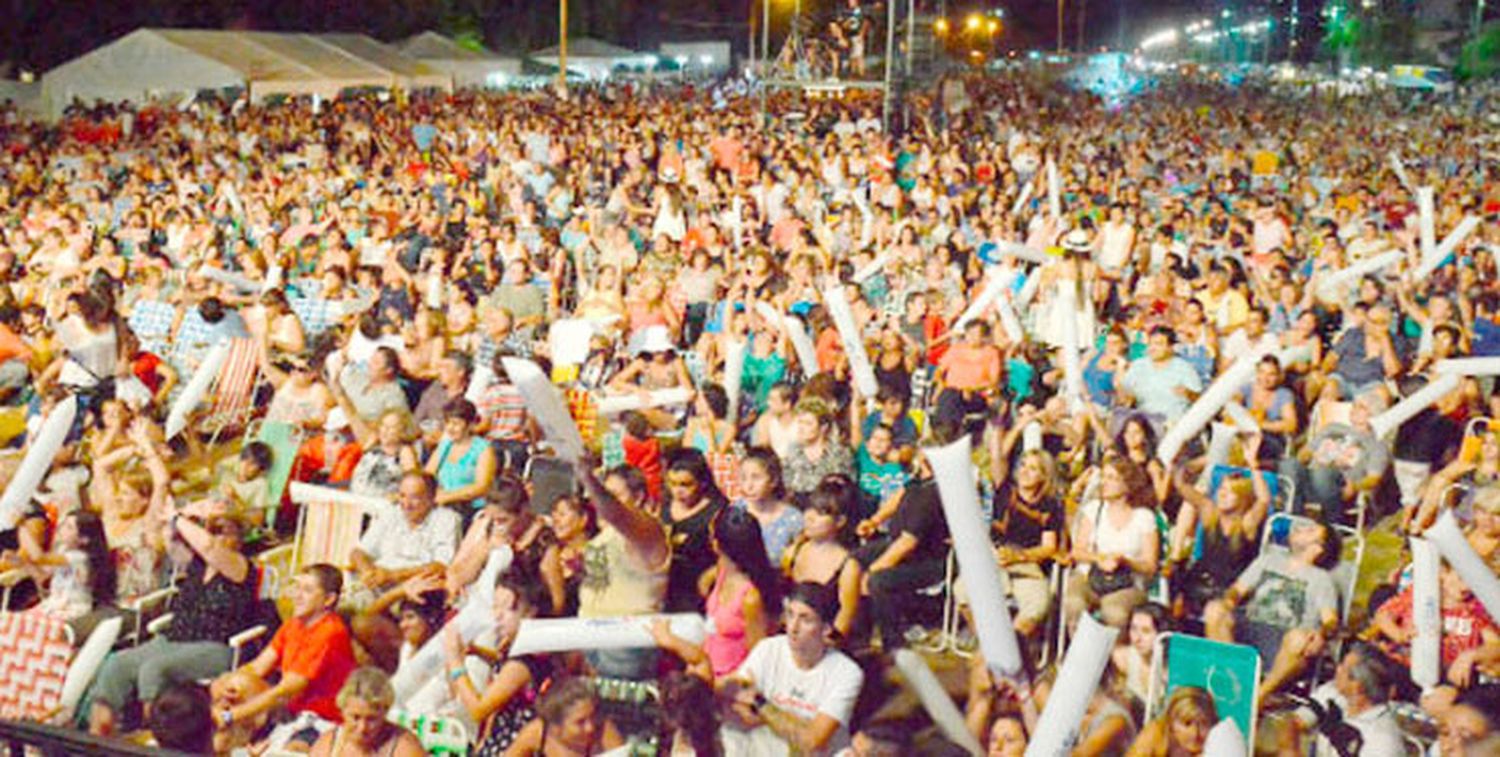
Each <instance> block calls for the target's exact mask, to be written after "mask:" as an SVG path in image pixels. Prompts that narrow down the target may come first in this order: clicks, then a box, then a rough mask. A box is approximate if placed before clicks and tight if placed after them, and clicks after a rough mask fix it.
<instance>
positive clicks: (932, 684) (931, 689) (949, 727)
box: [896, 649, 984, 755]
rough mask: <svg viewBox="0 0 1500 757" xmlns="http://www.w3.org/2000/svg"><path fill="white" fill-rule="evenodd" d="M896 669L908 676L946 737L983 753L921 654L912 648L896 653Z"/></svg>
mask: <svg viewBox="0 0 1500 757" xmlns="http://www.w3.org/2000/svg"><path fill="white" fill-rule="evenodd" d="M896 669H897V670H900V671H901V674H902V675H903V676H906V683H907V685H909V686H911V689H912V691H913V692H915V693H916V695H917V699H918V700H919V701H921V702H922V709H924V710H926V711H927V715H928V716H929V717H931V718H932V722H933V723H936V724H937V727H938V730H940V731H942V732H943V736H944V737H946V738H947V739H948V740H949V741H951V742H953V743H955V744H957V745H959V746H961V747H963V748H964V749H967V750H968V751H969V754H972V755H982V754H984V749H983V748H981V747H980V746H979V740H978V739H976V738H974V734H973V733H970V732H969V728H968V725H967V724H966V723H965V722H964V716H963V713H961V712H959V711H958V706H957V705H955V704H953V698H952V697H949V696H948V692H947V691H946V690H945V689H943V684H942V683H941V682H940V681H938V679H937V676H936V675H933V673H932V668H930V667H928V665H927V661H926V660H924V659H922V656H921V655H919V654H917V653H916V652H913V651H911V650H910V649H898V650H896Z"/></svg>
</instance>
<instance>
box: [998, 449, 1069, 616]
mask: <svg viewBox="0 0 1500 757" xmlns="http://www.w3.org/2000/svg"><path fill="white" fill-rule="evenodd" d="M1004 459H1005V458H1001V461H1000V462H999V463H998V464H997V465H995V466H994V468H993V469H992V470H993V471H994V474H995V475H996V480H995V522H994V531H993V532H992V533H991V535H990V536H991V538H992V540H993V541H994V543H995V550H996V555H997V556H998V557H999V560H1000V566H1001V567H1002V568H1004V569H1005V573H1006V576H1007V577H1008V578H1009V579H1010V593H1011V595H1012V596H1014V597H1015V599H1016V605H1017V607H1016V619H1015V623H1016V632H1017V633H1020V634H1021V635H1023V636H1030V635H1031V634H1032V633H1034V632H1035V631H1036V630H1037V629H1038V628H1040V627H1041V625H1042V623H1044V622H1045V621H1046V619H1047V615H1048V613H1049V612H1050V611H1051V609H1052V592H1051V591H1050V588H1049V586H1048V581H1047V571H1048V569H1049V568H1050V567H1051V565H1052V559H1053V558H1054V557H1055V556H1056V555H1057V553H1058V552H1059V551H1060V550H1061V549H1062V533H1063V523H1064V516H1063V508H1062V504H1061V503H1060V502H1059V501H1058V499H1057V463H1056V462H1054V461H1053V459H1052V455H1050V454H1048V453H1047V452H1046V451H1045V450H1040V449H1035V450H1028V451H1026V452H1023V453H1021V457H1020V459H1019V460H1018V461H1017V463H1016V469H1015V473H1014V475H1009V473H1010V471H1009V470H1008V469H1007V468H1008V466H1006V465H1005V463H1004Z"/></svg>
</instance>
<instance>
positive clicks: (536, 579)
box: [447, 476, 569, 615]
mask: <svg viewBox="0 0 1500 757" xmlns="http://www.w3.org/2000/svg"><path fill="white" fill-rule="evenodd" d="M485 503H486V504H485V506H484V508H483V509H481V510H480V511H479V512H478V513H476V514H475V516H474V522H473V523H471V524H469V529H468V531H466V532H464V536H463V540H462V541H460V542H459V545H458V552H457V553H456V554H454V556H453V562H452V563H450V564H449V566H448V575H447V587H448V592H449V593H450V594H453V595H457V594H458V593H459V592H461V591H463V589H464V587H466V586H468V585H469V584H471V583H473V582H474V579H476V578H478V577H479V574H480V573H481V572H482V571H483V570H484V565H485V563H486V561H488V559H489V555H490V552H491V551H492V550H494V549H498V548H501V547H508V548H509V549H510V551H511V555H512V557H511V563H510V568H509V569H508V570H509V572H510V573H511V574H512V575H514V576H518V577H520V579H519V580H521V581H522V582H524V583H529V584H536V585H537V586H540V587H542V588H543V589H544V590H545V593H546V599H545V601H544V602H542V603H540V604H539V605H538V606H537V608H536V609H537V611H538V614H540V615H557V614H561V613H562V611H563V610H564V609H565V608H566V606H567V604H568V602H569V597H568V593H567V587H566V580H565V578H564V576H563V566H562V549H561V547H560V545H559V544H558V541H557V539H556V537H555V536H554V534H553V531H552V529H550V528H548V527H547V523H546V522H545V521H544V520H543V519H541V518H539V517H537V516H536V514H535V513H533V512H532V511H531V501H530V495H529V494H528V493H527V491H526V485H525V484H524V483H523V482H522V481H521V480H520V479H518V478H515V477H513V476H502V477H501V478H500V479H499V480H497V481H496V482H495V486H494V488H493V489H491V490H490V492H489V494H488V495H487V496H486V497H485Z"/></svg>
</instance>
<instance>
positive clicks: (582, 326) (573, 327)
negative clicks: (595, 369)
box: [547, 318, 596, 365]
mask: <svg viewBox="0 0 1500 757" xmlns="http://www.w3.org/2000/svg"><path fill="white" fill-rule="evenodd" d="M595 328H596V324H595V323H594V322H593V321H590V320H588V319H587V318H564V319H562V320H558V321H553V322H552V328H550V329H548V330H547V344H548V345H549V346H550V347H551V348H552V364H553V365H583V363H584V362H586V361H587V360H588V358H589V343H590V342H592V341H593V339H594V332H595Z"/></svg>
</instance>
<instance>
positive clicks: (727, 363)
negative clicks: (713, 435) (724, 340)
mask: <svg viewBox="0 0 1500 757" xmlns="http://www.w3.org/2000/svg"><path fill="white" fill-rule="evenodd" d="M745 347H746V345H745V342H744V341H743V340H740V339H730V340H729V342H728V344H727V345H726V346H725V348H724V393H725V394H726V395H728V396H729V421H730V422H731V423H733V422H737V421H738V420H739V417H740V384H741V382H743V381H744V378H745V375H744V374H745Z"/></svg>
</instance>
